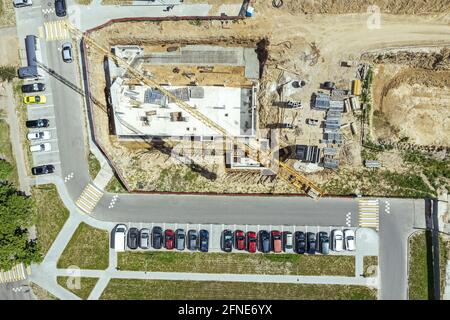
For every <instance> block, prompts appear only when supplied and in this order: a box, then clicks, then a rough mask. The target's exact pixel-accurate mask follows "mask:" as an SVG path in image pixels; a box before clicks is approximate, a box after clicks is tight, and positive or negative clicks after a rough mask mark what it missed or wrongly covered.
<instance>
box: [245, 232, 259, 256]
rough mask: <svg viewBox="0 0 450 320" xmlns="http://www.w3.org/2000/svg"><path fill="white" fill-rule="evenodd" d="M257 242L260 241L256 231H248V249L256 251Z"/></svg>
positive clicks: (252, 251)
mask: <svg viewBox="0 0 450 320" xmlns="http://www.w3.org/2000/svg"><path fill="white" fill-rule="evenodd" d="M257 242H258V240H257V238H256V232H254V231H248V232H247V239H246V244H247V251H248V252H250V253H255V252H256V247H257Z"/></svg>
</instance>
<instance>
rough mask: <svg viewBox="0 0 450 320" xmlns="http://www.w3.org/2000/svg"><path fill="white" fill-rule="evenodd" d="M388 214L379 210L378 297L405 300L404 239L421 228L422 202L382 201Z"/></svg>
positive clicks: (406, 242) (403, 200) (423, 214)
mask: <svg viewBox="0 0 450 320" xmlns="http://www.w3.org/2000/svg"><path fill="white" fill-rule="evenodd" d="M386 200H388V201H389V203H390V211H389V213H386V210H385V209H384V207H383V206H382V207H381V208H380V209H381V210H380V231H379V236H380V250H379V266H380V272H381V274H380V276H381V286H380V289H381V290H380V293H381V295H380V298H381V299H383V300H392V299H401V300H406V299H407V289H408V237H409V236H410V235H411V233H413V232H414V231H415V228H424V227H425V200H411V199H386Z"/></svg>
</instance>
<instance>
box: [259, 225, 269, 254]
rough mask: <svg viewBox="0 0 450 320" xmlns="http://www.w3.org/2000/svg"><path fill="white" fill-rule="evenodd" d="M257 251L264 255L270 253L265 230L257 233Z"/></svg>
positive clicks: (267, 233)
mask: <svg viewBox="0 0 450 320" xmlns="http://www.w3.org/2000/svg"><path fill="white" fill-rule="evenodd" d="M258 250H259V251H261V252H264V253H267V252H270V234H269V232H267V231H266V230H260V231H259V232H258Z"/></svg>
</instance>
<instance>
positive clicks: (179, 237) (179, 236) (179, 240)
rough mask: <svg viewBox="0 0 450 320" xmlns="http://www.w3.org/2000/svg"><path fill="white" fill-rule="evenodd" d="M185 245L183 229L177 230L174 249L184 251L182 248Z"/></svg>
mask: <svg viewBox="0 0 450 320" xmlns="http://www.w3.org/2000/svg"><path fill="white" fill-rule="evenodd" d="M185 245H186V233H185V232H184V230H183V229H177V230H175V248H176V249H177V250H180V251H182V250H184V247H185Z"/></svg>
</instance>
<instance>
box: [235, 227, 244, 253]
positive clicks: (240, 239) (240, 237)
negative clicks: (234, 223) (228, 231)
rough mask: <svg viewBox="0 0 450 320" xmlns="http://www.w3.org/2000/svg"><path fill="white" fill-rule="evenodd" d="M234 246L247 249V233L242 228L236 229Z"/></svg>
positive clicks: (237, 248) (238, 248)
mask: <svg viewBox="0 0 450 320" xmlns="http://www.w3.org/2000/svg"><path fill="white" fill-rule="evenodd" d="M234 248H235V249H236V250H244V249H245V233H244V231H242V230H236V231H235V232H234Z"/></svg>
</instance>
